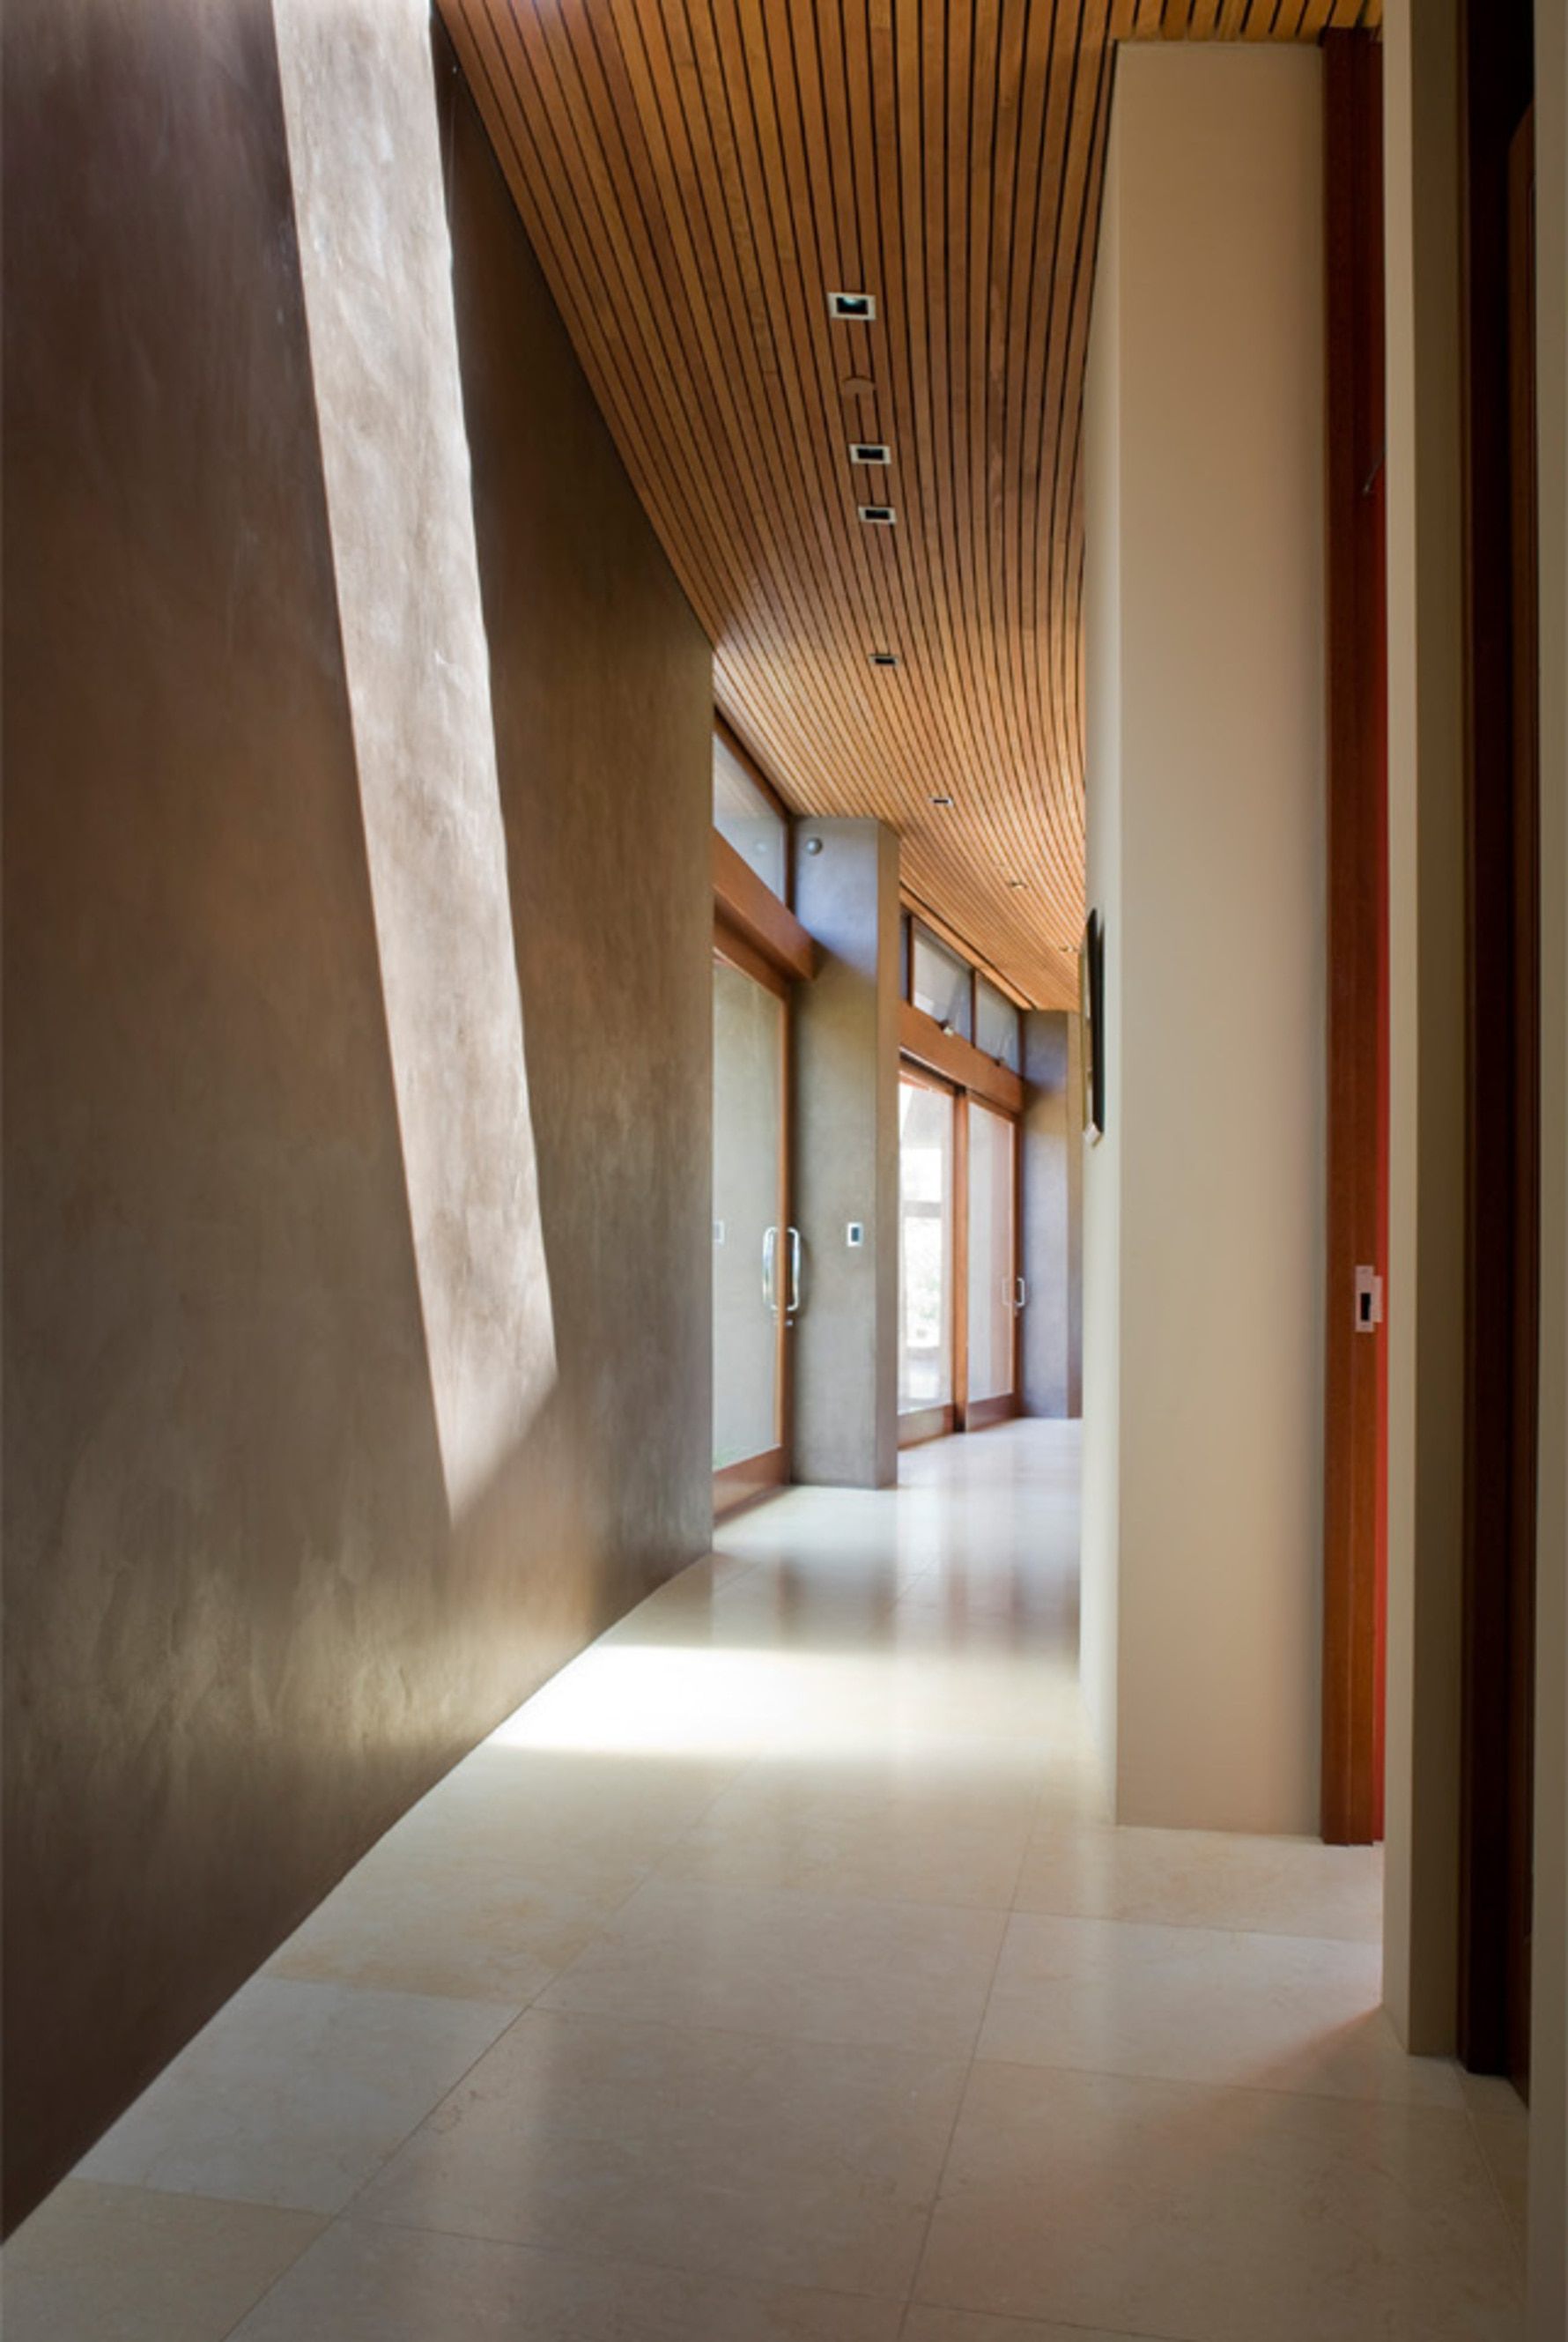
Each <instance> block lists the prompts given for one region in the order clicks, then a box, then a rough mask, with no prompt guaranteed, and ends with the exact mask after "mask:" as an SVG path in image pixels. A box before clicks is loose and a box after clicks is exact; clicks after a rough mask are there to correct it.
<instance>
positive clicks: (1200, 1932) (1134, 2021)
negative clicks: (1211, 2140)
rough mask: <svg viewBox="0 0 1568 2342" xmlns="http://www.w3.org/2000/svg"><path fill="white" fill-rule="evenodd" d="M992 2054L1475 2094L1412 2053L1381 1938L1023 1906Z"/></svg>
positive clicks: (1168, 2072) (1406, 2096) (988, 2024)
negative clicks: (1390, 1995) (1390, 1987)
mask: <svg viewBox="0 0 1568 2342" xmlns="http://www.w3.org/2000/svg"><path fill="white" fill-rule="evenodd" d="M979 2055H980V2056H981V2057H990V2058H1005V2059H1011V2060H1013V2061H1014V2062H1020V2063H1024V2064H1029V2065H1038V2066H1070V2067H1077V2068H1079V2069H1081V2070H1083V2071H1085V2072H1090V2073H1103V2074H1134V2075H1144V2076H1146V2077H1149V2078H1151V2079H1154V2080H1163V2081H1173V2082H1175V2081H1192V2082H1224V2083H1230V2084H1233V2085H1236V2086H1238V2087H1245V2088H1247V2089H1256V2090H1306V2091H1312V2092H1314V2093H1317V2094H1320V2095H1323V2096H1326V2097H1353V2098H1399V2099H1403V2100H1406V2101H1409V2102H1411V2103H1413V2104H1422V2105H1428V2106H1446V2107H1462V2106H1463V2097H1462V2096H1461V2093H1460V2087H1459V2077H1458V2072H1457V2069H1456V2068H1455V2067H1453V2065H1451V2064H1450V2063H1449V2062H1448V2061H1447V2060H1446V2059H1443V2058H1436V2057H1406V2056H1405V2054H1404V2052H1403V2049H1402V2048H1401V2047H1400V2046H1399V2041H1398V2038H1397V2037H1396V2036H1395V2033H1394V2030H1393V2026H1392V2025H1391V2024H1390V2023H1389V2021H1388V2018H1387V2017H1385V2016H1384V2014H1383V1960H1382V1952H1381V1947H1379V1946H1377V1945H1374V1944H1345V1943H1336V1942H1323V1941H1321V1940H1319V1941H1315V1942H1314V1941H1311V1940H1307V1939H1304V1938H1303V1937H1296V1936H1243V1935H1233V1934H1223V1933H1220V1932H1218V1931H1217V1930H1215V1929H1213V1928H1208V1927H1134V1926H1131V1925H1129V1924H1127V1923H1125V1922H1120V1923H1118V1922H1115V1921H1112V1920H1102V1919H1056V1918H1047V1917H1040V1916H1038V1915H1036V1914H1034V1913H1024V1912H1018V1913H1015V1914H1014V1917H1013V1920H1012V1923H1011V1925H1010V1927H1008V1931H1007V1940H1006V1942H1005V1944H1004V1947H1003V1951H1002V1957H1001V1960H1000V1962H999V1964H998V1967H997V1974H996V1983H995V1987H994V1991H993V1993H992V1996H991V2002H990V2006H989V2007H988V2009H987V2011H986V2017H985V2025H984V2030H983V2032H982V2034H981V2037H980V2048H979Z"/></svg>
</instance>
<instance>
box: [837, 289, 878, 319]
mask: <svg viewBox="0 0 1568 2342" xmlns="http://www.w3.org/2000/svg"><path fill="white" fill-rule="evenodd" d="M827 314H828V315H829V316H830V317H834V318H837V319H840V320H841V321H842V322H843V323H844V324H845V325H870V324H871V323H872V321H873V319H874V317H875V315H876V295H875V294H874V293H830V294H829V295H828V296H827Z"/></svg>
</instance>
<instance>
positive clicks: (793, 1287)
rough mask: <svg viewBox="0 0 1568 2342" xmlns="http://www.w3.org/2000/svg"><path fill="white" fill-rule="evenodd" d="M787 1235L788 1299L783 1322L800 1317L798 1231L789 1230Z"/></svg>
mask: <svg viewBox="0 0 1568 2342" xmlns="http://www.w3.org/2000/svg"><path fill="white" fill-rule="evenodd" d="M788 1235H789V1298H788V1300H787V1301H786V1302H785V1303H784V1320H785V1323H786V1324H787V1323H788V1322H789V1320H790V1319H791V1318H794V1317H796V1316H799V1315H800V1230H799V1229H798V1228H791V1229H790V1230H789V1231H788Z"/></svg>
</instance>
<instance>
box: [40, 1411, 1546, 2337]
mask: <svg viewBox="0 0 1568 2342" xmlns="http://www.w3.org/2000/svg"><path fill="white" fill-rule="evenodd" d="M718 1544H719V1552H718V1554H717V1555H716V1556H714V1558H713V1559H712V1560H709V1561H705V1562H703V1563H701V1564H699V1565H698V1566H695V1567H694V1568H692V1569H689V1570H687V1571H686V1572H685V1573H684V1576H681V1577H679V1578H677V1579H676V1580H674V1582H673V1583H672V1584H671V1585H670V1586H666V1587H665V1588H664V1591H663V1592H662V1593H661V1594H659V1595H658V1596H655V1597H654V1599H653V1600H652V1601H650V1602H648V1603H646V1604H644V1606H643V1607H642V1608H641V1609H640V1610H638V1611H636V1612H635V1613H634V1614H633V1616H630V1617H629V1618H627V1619H625V1620H624V1621H623V1623H622V1624H621V1625H620V1626H617V1627H616V1628H615V1629H614V1631H613V1632H612V1633H611V1634H609V1635H607V1636H604V1638H603V1639H602V1640H601V1641H600V1642H599V1643H597V1644H595V1645H594V1647H593V1648H592V1649H591V1650H589V1651H587V1652H585V1653H584V1655H583V1656H582V1657H581V1658H579V1659H578V1660H577V1661H576V1662H575V1663H574V1665H573V1666H570V1667H568V1668H567V1669H566V1670H565V1671H564V1673H563V1674H562V1675H560V1676H557V1677H556V1678H555V1679H554V1681H553V1682H552V1683H551V1684H549V1685H548V1686H546V1687H545V1688H544V1690H543V1691H542V1692H541V1693H539V1694H538V1696H536V1697H535V1698H534V1699H532V1700H530V1701H529V1702H528V1703H527V1704H526V1705H525V1706H524V1707H522V1708H520V1709H519V1710H518V1711H517V1713H516V1714H515V1715H514V1716H513V1717H512V1718H511V1719H510V1721H509V1722H508V1723H507V1724H506V1725H505V1726H503V1727H502V1729H501V1730H500V1731H499V1732H498V1733H497V1734H496V1735H495V1736H494V1738H493V1739H492V1740H491V1741H489V1742H488V1743H487V1744H486V1745H485V1746H484V1747H482V1748H481V1749H479V1750H478V1751H476V1753H475V1754H474V1756H473V1757H470V1758H469V1759H468V1761H467V1762H466V1763H465V1764H464V1765H462V1766H460V1767H458V1769H457V1770H456V1772H455V1773H454V1774H453V1775H452V1776H451V1777H449V1778H448V1779H447V1780H446V1781H444V1783H443V1784H442V1785H441V1787H439V1788H438V1789H437V1790H435V1791H434V1794H433V1795H432V1796H431V1797H428V1798H426V1799H425V1800H424V1804H423V1805H421V1806H420V1807H417V1808H416V1809H415V1811H414V1813H412V1814H411V1815H409V1816H408V1817H407V1818H406V1819H405V1820H404V1822H402V1823H401V1824H400V1825H399V1826H398V1827H397V1828H396V1829H394V1831H393V1832H392V1833H391V1835H390V1836H389V1837H386V1838H385V1839H384V1840H383V1842H382V1843H381V1845H380V1846H378V1847H376V1848H375V1851H374V1852H373V1853H372V1854H371V1855H370V1857H368V1858H367V1859H366V1860H365V1862H364V1863H362V1864H361V1865H360V1867H359V1868H358V1869H357V1870H356V1871H355V1872H354V1873H353V1874H352V1876H351V1877H349V1878H348V1879H346V1880H345V1883H344V1885H343V1886H342V1887H340V1888H339V1889H338V1891H337V1892H336V1893H335V1895H334V1896H333V1897H331V1898H330V1900H329V1901H328V1902H327V1903H326V1904H325V1906H324V1907H323V1908H322V1909H321V1910H320V1911H319V1912H317V1913H316V1914H315V1917H313V1918H312V1919H311V1920H310V1921H309V1923H308V1924H307V1925H306V1926H305V1927H304V1928H303V1929H302V1930H301V1931H300V1933H299V1934H298V1935H297V1936H296V1937H294V1939H293V1940H292V1941H291V1942H290V1943H289V1944H287V1945H285V1947H284V1948H283V1949H282V1951H281V1952H280V1953H279V1954H278V1956H277V1957H275V1959H274V1960H273V1961H272V1963H271V1964H270V1966H269V1967H268V1968H267V1970H266V1972H265V1974H264V1975H263V1976H261V1977H257V1978H256V1979H255V1981H254V1982H253V1983H252V1984H251V1985H249V1986H248V1987H246V1988H245V1991H243V1992H242V1993H240V1994H239V1996H238V1997H236V1998H235V2000H234V2001H233V2002H232V2003H231V2004H230V2005H229V2007H227V2008H226V2009H225V2011H224V2012H223V2014H222V2015H221V2016H220V2017H218V2018H217V2019H216V2020H215V2022H214V2024H213V2025H211V2026H210V2027H208V2028H207V2030H206V2032H205V2033H204V2034H203V2035H202V2036H201V2037H199V2038H198V2039H197V2040H196V2041H195V2043H194V2044H193V2045H192V2047H190V2049H188V2050H187V2051H186V2052H185V2055H184V2056H183V2057H181V2058H180V2059H179V2060H178V2061H177V2062H176V2063H175V2066H174V2067H172V2068H171V2069H170V2071H169V2072H168V2073H167V2074H165V2076H164V2077H163V2078H162V2079H161V2080H160V2081H159V2082H157V2083H156V2084H155V2086H154V2087H153V2088H152V2089H151V2090H150V2091H149V2092H148V2093H147V2094H146V2096H145V2097H144V2098H143V2099H142V2100H141V2101H140V2102H139V2103H138V2104H137V2105H136V2106H135V2107H133V2108H132V2110H131V2111H130V2113H129V2114H128V2115H127V2116H126V2117H125V2118H124V2120H123V2121H122V2122H121V2123H120V2124H119V2125H118V2126H117V2127H116V2128H115V2130H114V2131H113V2132H112V2133H111V2134H110V2135H109V2137H107V2138H106V2139H105V2140H104V2142H103V2143H102V2144H101V2146H100V2147H98V2148H97V2149H96V2150H95V2152H94V2153H93V2154H92V2155H91V2156H90V2157H88V2158H87V2160H86V2162H85V2164H84V2165H83V2166H82V2167H80V2169H79V2171H78V2172H77V2174H76V2175H75V2176H74V2177H72V2178H71V2179H70V2180H68V2181H67V2182H66V2183H65V2186H64V2187H62V2188H60V2189H59V2190H58V2191H57V2193H56V2194H55V2197H52V2198H51V2200H50V2201H49V2203H48V2204H47V2205H45V2207H44V2208H43V2209H42V2210H41V2211H40V2212H39V2213H38V2214H37V2215H36V2216H35V2217H34V2219H33V2220H31V2221H30V2222H28V2223H27V2225H26V2226H25V2227H24V2228H23V2229H22V2230H21V2231H20V2232H19V2233H18V2236H17V2237H15V2239H14V2240H13V2243H12V2244H11V2246H10V2247H8V2248H7V2251H6V2253H5V2336H6V2337H7V2342H219V2337H227V2336H231V2335H232V2336H234V2337H235V2342H797V2338H798V2337H814V2342H1096V2337H1098V2342H1105V2337H1127V2336H1134V2337H1164V2342H1363V2337H1364V2342H1461V2337H1463V2342H1472V2338H1474V2342H1480V2337H1486V2338H1487V2342H1493V2338H1494V2337H1495V2342H1504V2337H1515V2336H1516V2335H1517V2334H1518V2332H1519V2328H1520V2310H1519V2294H1520V2282H1521V2278H1520V2258H1519V2255H1520V2242H1519V2235H1520V2225H1521V2221H1522V2212H1521V2207H1520V2195H1521V2190H1522V2185H1523V2139H1524V2121H1523V2115H1522V2113H1521V2111H1520V2110H1519V2108H1518V2106H1517V2102H1516V2101H1515V2100H1514V2099H1513V2097H1512V2094H1511V2093H1509V2092H1508V2091H1507V2090H1506V2089H1505V2088H1503V2087H1501V2086H1496V2087H1477V2086H1475V2085H1474V2084H1473V2083H1470V2082H1468V2081H1462V2078H1461V2077H1460V2076H1459V2074H1458V2073H1457V2072H1456V2071H1455V2070H1454V2069H1453V2067H1449V2066H1446V2065H1443V2064H1439V2063H1435V2062H1421V2061H1415V2060H1412V2059H1409V2058H1406V2057H1403V2056H1402V2055H1401V2053H1400V2051H1399V2049H1398V2047H1397V2045H1396V2043H1395V2042H1394V2040H1393V2036H1392V2033H1391V2032H1390V2030H1389V2028H1388V2027H1387V2025H1386V2023H1385V2021H1384V2019H1383V2017H1382V2016H1381V2015H1380V2013H1379V2010H1378V1949H1377V1936H1378V1928H1379V1905H1380V1893H1381V1882H1380V1875H1379V1867H1378V1863H1377V1858H1376V1857H1375V1856H1374V1855H1373V1854H1372V1853H1370V1852H1367V1851H1364V1850H1330V1849H1328V1848H1325V1847H1319V1846H1315V1845H1311V1844H1307V1843H1302V1842H1294V1841H1281V1840H1268V1839H1242V1838H1233V1837H1203V1836H1198V1835H1189V1834H1184V1833H1173V1832H1165V1831H1154V1830H1137V1829H1123V1830H1117V1829H1113V1828H1111V1827H1108V1826H1107V1825H1106V1822H1105V1820H1104V1812H1103V1808H1102V1806H1101V1802H1100V1798H1099V1795H1098V1792H1097V1789H1096V1786H1095V1782H1094V1770H1093V1767H1092V1765H1091V1763H1090V1760H1089V1757H1088V1753H1087V1749H1086V1746H1085V1743H1084V1734H1083V1728H1082V1722H1081V1717H1080V1714H1079V1708H1078V1703H1077V1694H1076V1688H1075V1683H1074V1662H1073V1653H1074V1639H1075V1619H1074V1581H1075V1566H1076V1545H1077V1449H1076V1442H1075V1436H1074V1430H1073V1428H1072V1427H1071V1426H1061V1425H1047V1424H1015V1425H1008V1426H999V1427H998V1428H996V1429H994V1430H992V1431H988V1432H985V1433H983V1434H981V1435H979V1436H976V1437H974V1438H972V1439H969V1440H948V1441H944V1442H942V1443H940V1444H938V1445H936V1446H931V1447H927V1448H923V1449H919V1450H916V1451H914V1453H912V1454H910V1455H908V1456H905V1458H904V1479H903V1484H902V1485H901V1486H900V1487H899V1488H898V1489H897V1490H896V1491H889V1492H887V1493H886V1494H882V1495H872V1494H861V1493H845V1492H842V1491H829V1490H813V1489H801V1490H795V1491H792V1492H791V1493H789V1494H788V1495H786V1496H782V1497H780V1498H778V1499H777V1500H775V1501H774V1502H773V1503H772V1504H769V1505H767V1506H764V1507H762V1508H760V1509H758V1510H757V1511H755V1512H753V1513H751V1514H749V1515H747V1516H744V1517H743V1518H741V1519H740V1520H738V1521H735V1522H734V1523H732V1524H730V1525H729V1526H725V1527H724V1529H723V1530H722V1531H721V1533H720V1536H719V1539H718Z"/></svg>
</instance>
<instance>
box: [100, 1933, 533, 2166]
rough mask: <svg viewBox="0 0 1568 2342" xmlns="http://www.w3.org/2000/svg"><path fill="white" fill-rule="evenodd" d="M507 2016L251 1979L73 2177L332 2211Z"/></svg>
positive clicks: (456, 2004)
mask: <svg viewBox="0 0 1568 2342" xmlns="http://www.w3.org/2000/svg"><path fill="white" fill-rule="evenodd" d="M513 2014H514V2012H512V2011H510V2010H507V2009H505V2008H502V2007H494V2006H491V2005H485V2004H481V2003H479V2002H476V2001H465V2000H445V1999H434V1998H428V1999H427V1998H422V1997H419V1996H417V1995H415V1994H414V1993H403V1992H395V1993H394V1992H364V1991H358V1990H355V1988H353V1987H348V1986H342V1985H322V1984H295V1983H291V1982H288V1981H285V1979H284V1978H282V1977H257V1978H256V1980H255V1982H254V1983H252V1984H248V1985H246V1987H245V1989H244V1991H243V1992H240V1993H237V1994H236V1995H235V1998H234V1999H233V2000H232V2001H230V2002H229V2004H228V2006H227V2007H225V2008H224V2009H221V2010H220V2011H219V2013H218V2015H217V2016H216V2017H215V2018H214V2019H213V2022H212V2023H211V2024H210V2025H209V2026H208V2027H206V2028H205V2031H204V2032H201V2033H199V2034H198V2035H197V2036H196V2037H195V2040H194V2041H193V2042H192V2043H191V2045H190V2047H189V2048H188V2049H186V2050H185V2051H183V2052H182V2054H181V2055H180V2056H179V2057H176V2058H175V2062H174V2064H173V2065H172V2066H171V2067H169V2068H168V2070H167V2071H166V2072H165V2074H163V2075H161V2076H160V2077H159V2078H158V2080H157V2081H155V2083H154V2084H153V2087H152V2088H151V2089H150V2090H147V2091H145V2093H144V2095H143V2096H142V2097H140V2098H138V2099H137V2101H136V2103H135V2106H134V2107H132V2108H131V2109H130V2112H129V2113H128V2114H125V2115H124V2116H122V2117H121V2118H120V2120H119V2121H118V2122H117V2123H116V2124H115V2127H114V2128H113V2129H112V2130H111V2131H109V2132H108V2133H107V2134H106V2135H105V2137H104V2138H103V2139H101V2140H100V2142H99V2144H98V2145H97V2146H96V2147H95V2148H94V2149H93V2152H92V2153H91V2155H89V2156H87V2157H85V2160H84V2161H83V2163H82V2164H81V2165H80V2166H79V2167H78V2168H79V2171H80V2174H81V2176H82V2177H84V2178H88V2179H107V2180H116V2181H119V2182H121V2183H122V2184H124V2185H126V2186H131V2187H162V2188H169V2189H174V2190H178V2191H181V2192H186V2193H190V2194H194V2195H201V2196H221V2197H235V2198H237V2199H239V2200H240V2201H242V2202H246V2203H253V2204H281V2205H290V2206H293V2207H295V2209H297V2210H301V2211H307V2212H336V2211H339V2210H341V2209H342V2207H343V2206H344V2205H345V2204H346V2203H347V2202H348V2199H349V2197H351V2196H352V2195H354V2193H355V2190H356V2188H358V2187H361V2186H362V2185H363V2183H364V2182H365V2180H366V2179H367V2178H368V2177H370V2175H371V2173H372V2172H373V2171H374V2170H375V2168H376V2167H377V2165H378V2164H380V2163H382V2162H383V2161H384V2160H385V2157H387V2156H389V2155H390V2154H391V2153H392V2150H393V2148H394V2147H396V2146H397V2144H398V2142H399V2141H400V2140H401V2139H404V2138H406V2137H407V2136H408V2134H409V2132H410V2131H411V2130H412V2129H413V2128H414V2125H415V2124H416V2123H417V2122H418V2121H419V2120H420V2119H421V2118H422V2117H423V2116H424V2115H426V2114H428V2113H429V2111H430V2109H431V2107H433V2106H434V2105H435V2104H436V2102H437V2101H438V2100H439V2099H441V2098H442V2097H444V2096H445V2094H446V2092H447V2091H448V2090H450V2088H451V2087H452V2086H453V2084H454V2082H455V2081H456V2080H457V2079H458V2078H459V2077H460V2076H461V2075H463V2074H464V2073H465V2072H466V2070H467V2068H468V2067H470V2066H471V2065H472V2064H473V2063H474V2059H475V2057H478V2056H479V2055H480V2053H481V2052H482V2051H483V2050H484V2049H486V2048H488V2047H489V2046H490V2044H491V2042H493V2041H494V2038H495V2037H496V2035H497V2034H498V2033H500V2032H501V2031H502V2030H503V2028H504V2027H505V2026H506V2025H508V2024H509V2023H510V2022H511V2018H512V2016H513Z"/></svg>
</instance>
